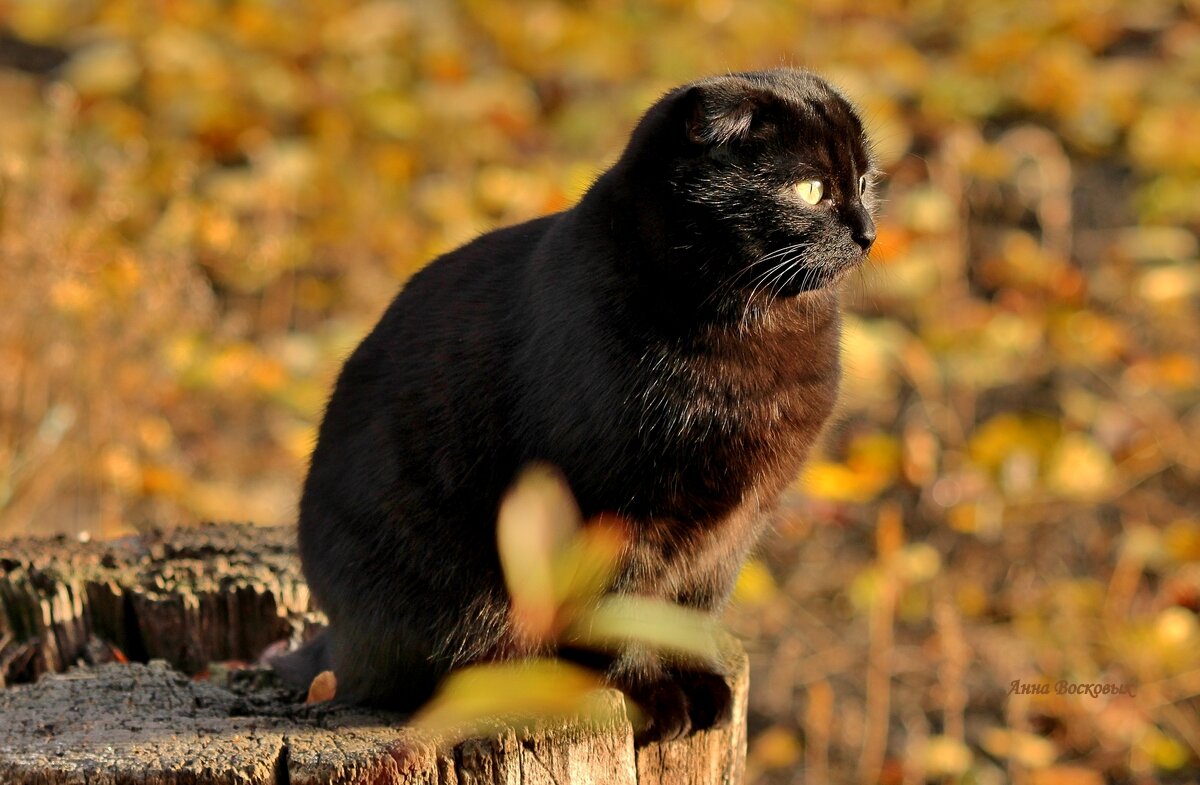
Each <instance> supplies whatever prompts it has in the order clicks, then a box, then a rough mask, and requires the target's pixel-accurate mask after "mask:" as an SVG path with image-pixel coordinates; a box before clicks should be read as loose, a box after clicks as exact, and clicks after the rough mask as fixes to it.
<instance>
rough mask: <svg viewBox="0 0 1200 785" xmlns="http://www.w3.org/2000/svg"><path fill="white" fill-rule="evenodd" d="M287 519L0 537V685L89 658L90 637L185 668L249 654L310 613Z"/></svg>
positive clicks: (299, 626)
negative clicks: (109, 536) (122, 534)
mask: <svg viewBox="0 0 1200 785" xmlns="http://www.w3.org/2000/svg"><path fill="white" fill-rule="evenodd" d="M308 606H309V596H308V588H307V587H306V586H305V584H304V581H303V579H302V578H301V576H300V568H299V563H298V561H297V558H296V548H295V530H294V529H293V528H291V527H255V526H245V525H232V524H231V525H221V526H205V527H200V528H196V529H178V530H175V531H173V532H169V533H163V532H151V533H148V534H144V535H139V536H136V537H126V538H124V539H121V540H114V541H110V542H91V543H80V542H74V541H71V540H66V539H63V538H59V539H55V540H18V541H15V542H7V543H0V686H2V685H3V684H5V683H12V682H21V681H31V680H33V679H35V678H36V677H37V676H38V675H40V674H41V673H45V672H58V671H62V670H64V669H66V668H67V667H69V666H70V665H73V664H75V663H76V662H78V661H80V660H81V659H84V660H87V659H88V658H89V643H91V644H92V648H95V643H96V639H102V640H104V641H107V642H109V643H112V644H113V645H115V646H117V648H119V649H120V650H121V651H122V652H124V653H125V654H126V655H127V656H128V657H129V658H130V659H133V660H141V661H145V660H147V659H151V658H161V659H165V660H167V661H168V662H170V663H171V664H172V665H174V666H175V667H177V668H179V669H180V670H183V671H184V672H186V673H196V672H198V671H200V670H202V669H203V668H204V667H205V666H206V665H207V664H208V663H209V662H212V661H220V660H231V659H236V660H253V659H254V658H256V657H257V656H258V655H259V654H260V653H261V652H262V650H263V649H264V648H265V647H266V646H267V645H268V644H270V643H271V642H273V641H276V640H280V639H282V638H287V637H290V636H291V635H294V634H296V633H298V632H300V631H301V630H303V629H304V628H306V627H308V626H309V625H311V624H313V623H314V622H315V621H316V620H317V618H318V617H316V615H315V614H313V613H311V612H310V610H309V607H308Z"/></svg>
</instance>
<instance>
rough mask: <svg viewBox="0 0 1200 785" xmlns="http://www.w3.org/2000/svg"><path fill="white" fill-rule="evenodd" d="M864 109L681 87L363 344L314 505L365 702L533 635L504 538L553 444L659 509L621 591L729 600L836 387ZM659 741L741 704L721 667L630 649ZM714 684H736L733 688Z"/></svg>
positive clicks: (293, 667) (511, 648) (750, 83)
mask: <svg viewBox="0 0 1200 785" xmlns="http://www.w3.org/2000/svg"><path fill="white" fill-rule="evenodd" d="M871 173H872V170H871V159H870V153H869V147H868V143H867V141H866V139H865V137H864V132H863V126H862V123H861V121H860V120H859V118H858V116H857V114H856V113H855V111H854V109H853V108H852V107H851V105H850V104H849V103H848V102H847V101H846V99H845V98H843V97H842V95H841V94H839V93H838V92H837V91H836V90H834V89H833V88H832V87H830V86H829V84H827V83H826V82H825V81H823V80H822V79H820V78H819V77H817V76H815V75H813V74H811V73H808V72H805V71H801V70H795V69H781V70H775V71H764V72H756V73H743V74H735V75H730V76H721V77H714V78H710V79H704V80H701V81H698V82H695V83H693V84H689V85H685V86H683V87H680V88H678V89H676V90H673V91H672V92H670V93H668V94H667V95H666V96H665V97H663V98H662V99H661V100H660V101H659V102H658V103H657V104H655V105H654V106H653V107H651V109H650V110H649V112H647V113H646V115H645V117H643V118H642V120H641V122H640V123H639V124H638V126H637V128H636V130H635V131H634V132H633V136H632V138H631V139H630V142H629V145H628V147H627V148H626V149H625V152H624V154H623V155H622V157H621V159H620V160H619V161H618V162H617V163H616V165H614V166H613V167H612V168H611V169H609V170H608V171H607V172H605V173H604V174H603V175H601V176H600V177H599V179H598V180H597V181H596V183H595V184H594V185H593V186H592V187H591V189H590V190H588V192H587V193H586V194H585V195H584V197H583V199H582V200H581V201H580V202H579V204H577V205H576V206H575V207H573V208H572V209H570V210H567V211H565V212H562V213H558V214H556V215H549V216H546V217H543V218H539V219H537V220H534V221H530V222H528V223H524V224H521V225H519V226H513V227H510V228H506V229H500V230H498V231H494V232H491V233H489V234H486V235H484V236H482V237H480V238H478V239H477V240H475V241H473V242H471V243H468V244H467V245H465V246H463V247H462V248H459V249H458V250H455V251H453V252H451V253H449V254H446V255H445V256H442V257H440V258H439V259H437V260H435V261H434V262H433V263H432V264H430V265H429V266H428V267H426V268H425V269H424V270H422V271H421V272H420V273H418V274H417V275H415V276H414V277H413V278H412V280H411V281H410V282H409V283H408V285H407V286H405V288H404V290H403V291H402V292H401V293H400V295H399V296H398V297H397V298H396V299H395V300H394V301H393V302H392V304H391V306H390V307H389V308H388V310H387V312H386V313H385V314H384V315H383V317H382V319H381V320H380V322H379V324H378V325H377V326H376V327H375V329H374V331H372V333H371V334H370V335H369V336H367V338H366V339H365V340H364V341H363V342H362V344H361V345H360V346H359V347H358V348H357V350H356V351H355V352H354V354H353V355H352V356H351V357H350V359H349V360H348V361H347V362H346V365H345V368H344V369H343V370H342V373H341V376H340V377H339V378H338V382H337V387H336V389H335V390H334V392H333V396H332V397H331V399H330V401H329V406H328V409H327V411H326V413H325V419H324V421H323V422H322V424H321V429H320V435H319V440H318V443H317V446H316V450H315V451H314V453H313V456H312V465H311V469H310V471H309V474H308V479H307V482H306V483H305V486H304V494H303V499H302V501H301V506H300V552H301V556H302V558H303V564H304V573H305V575H306V577H307V578H308V581H309V584H310V586H311V588H312V592H313V595H314V597H315V598H316V600H317V602H318V603H319V604H320V606H321V607H322V608H323V609H324V610H325V612H326V613H327V614H328V615H329V621H330V629H329V633H328V635H327V636H325V637H322V638H319V639H318V640H317V641H316V642H314V643H313V644H310V645H309V647H308V648H307V649H305V650H302V651H301V652H299V653H297V654H294V655H291V656H290V657H289V658H287V659H285V660H284V661H283V662H282V663H280V665H279V667H280V670H281V671H282V672H283V673H284V674H285V675H286V676H287V677H288V678H290V680H292V681H293V682H295V683H296V684H304V683H306V682H307V679H309V678H311V677H312V676H313V675H314V673H315V672H316V670H318V669H320V668H325V667H332V668H333V669H334V670H335V671H336V673H337V677H338V695H339V697H340V698H342V699H346V700H350V701H354V702H362V703H370V704H376V705H383V706H388V707H393V708H399V709H410V708H413V707H415V706H417V705H418V704H420V703H421V702H422V701H424V700H425V699H426V698H428V697H429V695H430V693H431V690H432V688H433V687H434V685H435V683H436V682H437V681H438V680H439V679H440V678H441V677H442V676H443V675H445V673H446V672H447V671H448V670H449V669H451V668H453V667H456V666H460V665H463V664H466V663H470V662H473V661H479V660H489V659H500V658H510V657H517V656H521V655H525V654H529V653H531V652H529V651H528V647H527V646H526V645H525V644H523V643H521V640H522V637H521V636H520V635H519V634H518V633H517V632H516V631H514V630H513V628H512V626H511V624H510V619H509V604H508V598H507V595H506V591H505V586H504V580H503V576H502V574H501V571H500V565H499V561H498V556H497V551H496V530H495V522H496V513H497V507H498V504H499V500H500V499H501V496H502V495H503V493H504V491H505V490H506V489H507V488H508V486H509V484H510V483H511V482H512V481H513V479H514V478H515V476H516V475H517V473H518V472H519V470H520V469H521V468H522V467H523V466H525V465H526V464H528V463H530V462H532V461H543V462H546V463H549V464H552V465H554V466H556V467H558V469H560V470H561V471H562V473H563V475H564V476H565V478H566V480H567V481H568V483H569V484H570V487H571V488H572V489H573V491H574V492H575V494H576V496H577V498H578V501H579V505H580V507H581V509H582V511H583V513H584V514H585V516H591V515H593V514H596V513H599V512H603V511H611V512H616V513H620V514H622V515H624V516H626V517H628V518H630V519H632V521H634V522H635V531H634V534H635V544H634V546H633V547H632V549H631V550H630V552H629V553H627V555H626V558H625V561H624V562H623V570H622V572H621V574H620V577H619V579H618V580H617V582H616V585H615V586H613V590H614V591H620V592H628V593H636V594H643V595H651V596H655V597H663V598H668V599H671V600H675V601H678V602H680V603H683V604H686V605H689V606H693V607H697V608H702V609H705V610H712V611H716V610H718V609H719V608H720V607H721V606H722V604H723V603H724V602H725V601H726V598H727V596H728V594H729V591H730V588H731V585H732V583H733V581H734V578H735V576H736V574H737V572H738V569H739V567H740V565H741V564H742V561H743V559H744V557H745V555H746V553H747V551H748V550H749V548H750V547H751V546H752V545H753V544H754V542H755V540H756V538H757V537H758V535H759V532H760V530H761V529H762V526H763V523H764V519H765V518H766V517H767V514H768V513H769V512H770V511H771V509H772V508H773V506H774V505H775V504H776V501H777V499H778V497H779V495H780V493H781V492H782V490H783V489H784V487H785V486H786V485H787V484H788V483H789V481H790V480H791V479H792V478H794V477H795V476H796V475H797V473H798V470H799V468H800V465H801V463H802V462H803V460H804V458H805V454H806V453H807V451H808V449H809V447H810V446H811V445H812V443H813V440H814V439H815V438H816V436H817V434H818V432H819V431H820V429H821V427H822V424H823V423H824V422H825V420H826V418H827V417H828V415H829V413H830V410H831V409H832V407H833V405H834V399H835V397H836V394H837V387H838V377H839V361H838V341H839V316H838V307H837V295H836V293H835V291H834V285H835V284H836V283H837V282H838V281H839V280H840V279H841V278H842V277H843V275H844V274H845V273H846V272H847V271H848V270H850V269H852V268H854V267H855V266H856V265H857V264H859V262H860V261H861V260H862V259H863V258H864V256H865V254H866V253H867V251H868V250H869V249H870V247H871V244H872V242H873V240H874V237H875V227H874V223H873V221H872V218H871V206H872V198H871V188H872V186H871V176H872V174H871ZM609 673H610V676H611V677H612V680H613V681H614V682H615V683H617V684H618V685H619V686H621V687H623V688H625V689H626V690H627V691H628V692H629V693H631V694H632V695H633V696H634V697H635V698H638V699H640V700H641V701H642V702H643V703H644V704H646V707H647V708H648V709H649V710H650V714H651V717H652V723H653V724H652V726H651V728H650V729H649V734H650V735H656V736H671V735H675V734H678V733H680V732H683V731H685V730H686V729H687V728H688V727H689V726H695V725H703V724H708V723H711V722H713V721H714V720H715V719H719V718H720V715H721V714H722V713H723V711H724V710H725V708H726V707H725V706H724V701H725V700H726V699H727V695H725V696H722V695H720V694H719V693H720V691H721V689H722V686H721V684H720V680H719V679H715V678H713V675H712V674H703V673H689V672H686V671H683V670H680V669H678V668H675V667H669V666H667V665H664V664H663V663H661V662H659V661H656V660H654V659H648V658H646V657H644V656H641V657H634V656H629V657H623V658H618V659H617V660H616V661H615V662H612V663H610V668H609ZM714 691H715V693H716V694H714Z"/></svg>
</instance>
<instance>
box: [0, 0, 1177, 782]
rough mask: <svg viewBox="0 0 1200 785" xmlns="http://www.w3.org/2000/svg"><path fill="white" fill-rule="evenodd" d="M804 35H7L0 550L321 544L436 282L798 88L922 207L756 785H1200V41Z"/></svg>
mask: <svg viewBox="0 0 1200 785" xmlns="http://www.w3.org/2000/svg"><path fill="white" fill-rule="evenodd" d="M804 6H805V4H796V3H793V2H783V1H782V0H780V1H773V0H761V1H760V0H755V1H753V2H749V1H745V2H733V0H654V1H652V2H637V3H634V2H618V1H616V0H608V1H606V2H600V1H596V2H582V1H580V2H554V1H553V0H542V1H540V2H532V1H531V2H512V3H498V2H483V0H460V2H441V1H422V2H418V1H417V0H409V1H408V2H383V1H381V0H378V1H376V2H368V3H359V2H341V1H339V2H334V1H333V0H308V1H307V2H288V1H286V0H221V1H220V2H218V1H217V0H141V1H137V0H107V1H101V0H0V106H2V107H3V109H0V536H23V535H35V534H36V535H46V534H55V533H64V534H68V535H73V536H90V537H93V538H98V537H112V536H117V535H121V534H124V533H129V532H130V531H133V530H135V529H137V528H140V527H151V526H171V525H176V524H181V523H190V522H196V521H201V520H206V519H222V520H252V521H255V522H258V523H277V522H290V521H292V520H293V519H294V515H295V506H296V499H297V494H298V487H299V483H300V481H301V478H302V475H303V471H304V467H305V462H306V458H307V454H308V451H309V449H310V448H311V446H312V442H313V438H314V433H315V427H316V424H317V422H318V419H319V416H320V413H321V407H322V404H323V402H324V397H325V395H326V394H327V391H328V390H329V388H330V385H331V383H332V381H333V379H334V375H335V374H336V372H337V369H338V367H339V364H340V361H341V359H342V358H343V357H344V356H345V355H346V354H347V353H348V351H349V350H350V349H351V348H352V347H353V346H354V344H355V343H356V342H357V340H358V339H359V338H361V337H362V336H363V335H364V334H365V332H366V331H367V330H368V329H369V328H370V326H371V325H372V324H373V322H374V320H375V319H376V318H377V317H378V315H379V314H380V313H381V312H382V310H383V308H384V306H385V305H386V303H387V302H388V300H389V299H390V298H391V297H392V296H393V294H394V293H395V291H396V290H397V288H398V287H399V286H400V285H401V284H402V283H403V281H404V280H405V279H406V278H407V277H408V276H409V275H411V274H412V273H413V271H415V270H417V269H418V268H419V267H420V266H421V265H423V264H425V263H426V262H427V261H429V260H430V259H431V258H432V257H433V256H435V255H436V254H438V253H440V252H442V251H445V250H448V249H450V248H452V247H454V246H455V245H457V244H459V243H462V242H463V241H465V240H468V239H470V238H471V237H473V236H475V235H477V234H479V233H480V232H483V231H487V230H488V229H491V228H493V227H496V226H498V225H502V224H507V223H513V222H516V221H520V220H524V219H527V218H530V217H533V216H537V215H540V214H543V213H546V212H550V211H555V210H560V209H563V208H565V207H567V206H569V205H570V204H571V203H572V202H573V201H574V200H575V199H576V198H577V197H578V196H579V195H580V194H581V193H582V191H583V190H584V189H585V188H586V187H587V185H588V183H589V182H590V180H591V178H592V177H594V175H595V174H596V173H597V172H598V171H600V170H601V169H602V168H603V167H604V166H605V165H606V163H608V162H611V161H612V160H614V159H615V157H616V156H617V154H618V153H619V152H620V149H621V146H622V144H623V143H624V140H625V138H626V135H627V133H628V131H629V130H630V128H631V126H632V124H633V123H634V122H635V120H636V118H637V117H638V115H639V113H640V112H641V111H642V110H644V109H645V107H647V106H648V105H649V104H650V103H651V102H652V101H653V100H654V99H655V98H656V97H657V96H658V95H659V94H661V93H662V92H663V91H665V90H666V89H667V88H669V87H671V86H673V85H675V84H678V83H680V82H684V81H688V80H690V79H693V78H696V77H698V76H701V75H705V74H710V73H716V72H724V71H730V70H742V69H749V68H761V67H771V66H775V65H780V64H792V65H804V66H808V67H812V68H815V69H818V70H820V71H821V72H822V73H824V74H825V75H826V76H828V77H829V78H830V79H831V80H833V81H834V82H836V83H837V84H839V85H840V86H841V87H842V88H844V90H845V91H846V92H848V93H849V94H850V95H851V96H852V97H853V98H854V99H855V100H856V101H857V102H858V103H859V105H860V106H861V107H862V110H863V114H864V116H865V117H866V119H867V121H868V125H869V127H870V128H871V129H872V133H873V135H874V137H875V139H876V141H877V153H878V157H879V161H880V164H881V167H882V168H883V170H884V171H885V173H886V179H885V181H884V183H883V186H882V187H883V189H884V191H885V194H886V203H885V205H884V207H883V215H882V219H881V224H880V230H879V241H878V244H877V246H876V248H875V250H874V251H873V253H872V263H871V264H870V266H869V267H868V268H867V269H865V270H864V271H863V272H862V274H861V275H859V276H857V277H856V278H854V279H852V280H851V281H850V282H849V283H848V285H847V287H846V301H847V305H848V307H849V310H850V314H849V316H848V318H847V324H846V328H847V329H846V337H845V341H844V345H845V365H846V380H845V390H844V396H843V398H844V400H843V404H842V406H841V410H840V414H839V417H838V423H837V425H836V426H835V427H834V428H832V429H831V431H830V434H829V436H828V438H827V440H826V445H825V447H824V449H823V452H822V454H821V455H819V456H818V457H817V458H816V459H815V460H814V461H813V462H812V463H811V465H810V467H809V468H808V469H807V471H806V473H805V476H804V477H802V478H799V479H798V481H797V484H796V488H797V491H798V493H797V494H796V495H795V497H793V498H791V499H789V502H788V504H787V506H786V508H785V511H784V514H783V515H782V516H781V518H780V521H779V524H778V527H777V532H776V533H775V534H774V535H773V536H772V537H771V538H770V539H769V540H768V542H767V543H766V544H765V546H764V547H763V548H762V549H761V556H760V557H759V558H758V559H756V560H754V561H752V562H751V563H750V564H749V565H748V567H747V569H746V571H745V572H744V574H743V576H742V580H741V581H740V583H739V586H738V592H737V596H736V598H735V603H734V606H733V607H732V609H731V611H730V613H729V615H728V622H729V624H730V625H731V626H732V627H733V629H734V630H735V631H736V632H737V633H738V634H739V635H740V636H742V637H743V638H744V639H745V641H746V642H747V647H748V648H749V649H750V651H751V657H752V666H753V674H754V675H753V679H752V687H751V690H752V702H751V710H750V711H751V714H750V725H751V736H750V754H749V766H750V780H751V781H752V782H756V783H764V784H775V783H791V782H797V783H798V782H807V783H821V782H826V781H830V782H843V781H857V782H864V783H873V782H883V783H900V782H924V781H927V780H929V781H948V782H963V783H1002V782H1009V781H1011V782H1019V783H1041V785H1053V784H1054V783H1060V784H1062V785H1076V784H1079V785H1087V784H1091V783H1101V782H1139V783H1141V782H1145V783H1150V782H1180V783H1182V782H1195V781H1196V778H1197V777H1198V776H1200V764H1198V757H1197V756H1198V755H1200V710H1198V707H1200V698H1198V696H1200V624H1198V620H1197V610H1198V609H1200V405H1198V404H1200V393H1198V392H1197V390H1198V388H1200V350H1198V347H1200V307H1198V306H1200V258H1198V256H1200V251H1198V247H1197V238H1196V232H1195V230H1196V228H1197V226H1200V141H1198V140H1200V3H1197V2H1196V1H1195V0H1188V1H1187V2H1170V1H1168V0H1140V1H1139V2H1117V1H1115V0H1110V1H1109V2H1084V1H1083V0H1052V1H1049V2H1041V3H1011V2H991V1H989V0H958V1H957V2H953V3H950V2H941V1H939V0H912V1H911V2H901V0H873V1H872V2H851V1H850V0H821V1H820V2H815V3H812V4H807V7H806V8H805V7H804ZM1014 680H1018V681H1020V682H1021V683H1024V684H1035V685H1036V684H1050V685H1054V684H1055V683H1056V682H1058V681H1059V680H1065V681H1066V682H1070V683H1103V684H1110V685H1122V684H1125V685H1132V686H1133V688H1134V692H1135V694H1134V695H1128V694H1125V695H1115V696H1114V695H1102V696H1100V697H1092V696H1080V695H1069V694H1055V692H1054V690H1053V689H1051V694H1050V695H1023V694H1012V695H1010V694H1007V693H1008V692H1009V689H1010V686H1011V684H1012V682H1013V681H1014Z"/></svg>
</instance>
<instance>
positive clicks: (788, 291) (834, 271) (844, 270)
mask: <svg viewBox="0 0 1200 785" xmlns="http://www.w3.org/2000/svg"><path fill="white" fill-rule="evenodd" d="M866 258H867V257H866V254H863V255H862V256H860V257H858V258H856V259H848V260H846V261H844V262H837V263H834V264H830V265H827V266H823V267H821V268H819V269H817V270H814V271H813V273H812V274H810V275H806V276H803V277H802V278H801V279H800V280H798V281H796V282H794V283H788V284H787V285H785V286H783V287H782V288H781V289H778V290H776V291H775V292H774V295H775V297H777V298H783V299H790V298H794V297H801V296H803V295H806V294H811V293H813V292H820V291H824V290H828V289H834V288H836V287H837V286H838V285H839V284H841V282H842V281H843V280H844V279H845V278H846V276H848V275H849V274H850V272H851V271H852V270H854V269H856V268H857V267H858V266H859V265H860V264H862V263H863V261H865V260H866Z"/></svg>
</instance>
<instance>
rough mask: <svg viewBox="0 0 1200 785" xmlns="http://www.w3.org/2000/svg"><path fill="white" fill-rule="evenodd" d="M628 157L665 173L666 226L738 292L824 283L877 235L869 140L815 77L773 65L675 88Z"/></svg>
mask: <svg viewBox="0 0 1200 785" xmlns="http://www.w3.org/2000/svg"><path fill="white" fill-rule="evenodd" d="M630 148H631V150H633V149H638V150H639V154H638V156H637V160H636V161H630V164H631V165H633V166H635V167H636V168H637V169H640V170H641V171H644V172H647V174H650V172H651V171H654V170H656V171H657V173H656V174H650V177H661V178H663V179H664V180H665V181H666V183H667V187H666V190H665V191H660V192H659V194H658V195H657V197H656V198H657V199H658V200H660V201H659V203H658V204H657V205H655V206H654V207H651V208H650V209H653V210H654V211H655V212H659V213H660V216H659V220H660V221H662V226H663V229H664V230H666V232H667V233H668V234H669V235H670V237H671V242H673V243H674V244H675V246H676V247H679V248H682V249H683V250H684V253H681V254H673V256H675V257H676V258H681V259H686V258H687V253H686V249H687V247H688V246H691V247H693V248H694V249H695V251H696V259H697V260H698V261H700V262H701V264H699V265H697V267H696V269H694V270H692V271H691V273H692V274H694V275H697V276H702V277H703V278H705V279H707V281H706V282H707V283H708V284H709V285H711V286H712V287H714V288H719V289H720V290H722V291H724V292H726V293H728V294H731V295H735V296H740V297H754V296H790V295H795V294H799V293H801V292H804V291H810V290H812V289H818V288H822V287H825V286H828V285H830V284H832V283H834V282H836V281H837V280H839V279H840V278H841V277H842V275H843V274H844V273H845V272H846V271H847V270H849V269H852V268H853V267H854V266H855V265H857V264H858V263H859V262H860V261H861V260H862V259H863V258H864V257H865V256H866V254H867V252H868V251H869V250H870V248H871V245H872V243H873V242H874V240H875V223H874V220H873V218H872V209H873V207H874V203H875V199H874V182H873V179H874V170H873V167H872V162H871V154H870V144H869V142H868V140H867V138H866V136H865V133H864V130H863V124H862V121H861V120H860V119H859V117H858V114H857V113H856V112H855V110H854V107H852V106H851V105H850V103H849V102H848V101H847V100H846V99H845V98H844V97H843V96H842V95H841V93H839V92H838V91H837V90H835V89H834V88H833V87H831V86H830V85H829V83H827V82H826V81H824V80H823V79H821V78H820V77H818V76H816V75H814V74H812V73H809V72H807V71H802V70H799V69H791V68H786V69H778V70H773V71H762V72H752V73H742V74H732V75H729V76H719V77H712V78H709V79H704V80H701V81H699V82H695V83H693V84H690V85H685V86H683V87H681V88H678V89H676V90H674V91H673V92H671V93H670V94H668V95H667V96H666V97H665V98H664V99H663V100H662V101H660V103H659V104H658V105H656V106H655V107H654V109H652V110H651V112H650V113H649V114H648V115H647V117H646V120H645V121H643V123H642V125H641V126H640V127H639V129H638V132H637V133H635V136H634V140H633V143H631V145H630Z"/></svg>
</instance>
